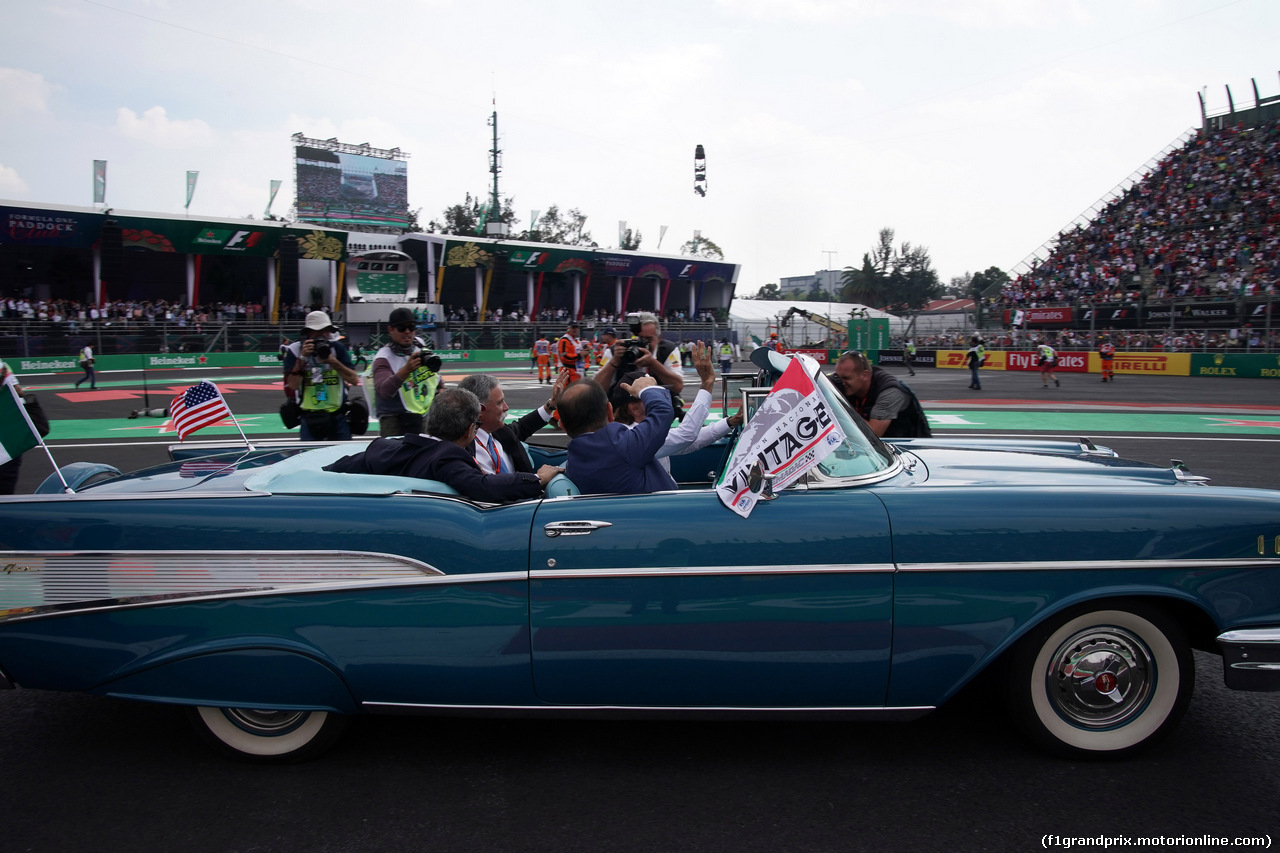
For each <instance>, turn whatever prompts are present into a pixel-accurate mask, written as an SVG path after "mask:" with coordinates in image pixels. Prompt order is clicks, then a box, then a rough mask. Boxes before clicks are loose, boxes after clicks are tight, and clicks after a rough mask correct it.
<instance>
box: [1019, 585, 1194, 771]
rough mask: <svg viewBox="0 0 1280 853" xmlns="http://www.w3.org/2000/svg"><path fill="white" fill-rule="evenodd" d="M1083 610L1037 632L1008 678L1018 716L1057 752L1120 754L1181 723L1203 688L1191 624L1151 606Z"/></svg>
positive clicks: (1026, 641)
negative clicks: (1187, 627)
mask: <svg viewBox="0 0 1280 853" xmlns="http://www.w3.org/2000/svg"><path fill="white" fill-rule="evenodd" d="M1122 606H1123V609H1119V608H1117V609H1098V606H1097V604H1094V605H1091V606H1089V607H1088V608H1085V609H1075V610H1073V611H1068V612H1067V613H1065V614H1062V615H1060V616H1059V617H1058V618H1057V619H1054V620H1050V621H1049V622H1048V623H1046V624H1045V625H1042V626H1040V627H1039V628H1038V629H1037V630H1035V631H1032V632H1031V633H1030V634H1029V635H1028V636H1027V637H1025V638H1024V639H1023V641H1022V642H1021V643H1020V645H1019V646H1018V648H1017V650H1016V651H1015V654H1014V656H1013V660H1012V674H1011V677H1010V678H1009V682H1008V683H1009V688H1010V692H1011V695H1010V699H1011V705H1012V710H1013V714H1014V718H1015V719H1016V720H1017V722H1018V724H1019V725H1020V726H1021V727H1022V729H1023V730H1024V731H1025V732H1026V733H1027V734H1028V735H1029V736H1030V737H1031V739H1032V740H1034V741H1035V742H1036V743H1038V744H1039V745H1040V746H1042V747H1044V748H1046V749H1047V750H1049V751H1050V752H1053V753H1055V754H1058V755H1065V756H1072V757H1090V756H1091V757H1101V758H1120V757H1122V756H1126V755H1131V754H1133V753H1135V752H1138V751H1139V750H1142V749H1144V748H1146V747H1149V746H1151V745H1152V744H1154V743H1155V742H1156V741H1158V740H1159V739H1160V738H1162V737H1164V736H1165V735H1167V734H1168V733H1169V732H1170V731H1172V730H1173V728H1174V727H1175V726H1177V724H1178V721H1179V720H1180V719H1181V718H1182V715H1183V713H1184V712H1185V711H1186V710H1187V705H1188V704H1189V703H1190V701H1191V691H1192V688H1193V687H1194V685H1195V663H1194V660H1193V658H1192V656H1191V647H1190V645H1189V644H1188V643H1187V640H1186V637H1185V635H1184V634H1183V632H1182V629H1181V628H1179V627H1178V625H1177V623H1176V622H1174V621H1173V620H1172V619H1171V618H1169V616H1168V615H1166V614H1165V613H1163V612H1162V611H1160V610H1158V609H1156V608H1153V607H1146V606H1142V605H1122Z"/></svg>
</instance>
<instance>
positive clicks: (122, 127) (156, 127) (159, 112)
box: [116, 106, 214, 148]
mask: <svg viewBox="0 0 1280 853" xmlns="http://www.w3.org/2000/svg"><path fill="white" fill-rule="evenodd" d="M116 128H117V129H118V130H119V131H120V133H121V134H122V135H124V136H125V137H126V138H127V139H132V140H134V141H135V142H146V143H149V144H151V145H154V146H156V147H157V148H198V147H203V146H207V145H212V144H213V143H214V138H213V136H214V135H213V130H212V129H211V128H210V127H209V125H207V124H205V123H204V122H203V121H201V120H200V119H198V118H193V119H170V118H169V115H168V113H167V112H166V111H165V108H164V107H160V106H156V107H152V108H151V109H149V110H147V111H146V112H145V113H143V114H142V115H141V116H139V115H138V114H137V113H135V112H134V111H133V110H131V109H129V108H128V107H120V109H118V110H117V111H116Z"/></svg>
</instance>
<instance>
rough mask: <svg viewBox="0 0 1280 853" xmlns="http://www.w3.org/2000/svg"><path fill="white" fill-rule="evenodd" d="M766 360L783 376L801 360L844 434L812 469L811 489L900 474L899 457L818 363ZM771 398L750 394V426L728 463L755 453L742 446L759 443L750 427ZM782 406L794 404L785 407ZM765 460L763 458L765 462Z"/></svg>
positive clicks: (747, 404) (747, 396)
mask: <svg viewBox="0 0 1280 853" xmlns="http://www.w3.org/2000/svg"><path fill="white" fill-rule="evenodd" d="M765 359H766V360H767V361H768V362H769V366H770V369H772V370H773V371H775V372H776V373H777V374H779V375H780V374H781V373H782V372H783V371H785V370H786V368H787V366H788V364H789V362H790V361H791V360H792V359H799V361H800V363H801V364H802V365H803V367H804V370H805V372H806V373H807V374H808V375H809V376H810V377H811V378H812V379H813V382H814V385H815V387H816V388H817V390H818V393H819V394H821V395H822V397H823V399H824V400H825V401H826V404H827V409H828V411H829V412H831V415H832V417H833V418H834V419H835V421H836V423H837V424H838V425H839V427H840V430H841V432H843V433H844V441H842V442H841V443H840V445H839V446H838V447H837V448H835V449H834V450H833V451H832V452H831V453H829V454H828V455H827V456H826V457H825V458H823V459H822V461H820V462H819V463H818V464H817V465H816V466H814V467H813V468H810V469H809V474H808V479H809V483H810V484H811V485H837V484H838V485H847V484H848V481H849V479H850V478H857V479H863V480H865V479H867V478H871V479H876V480H879V479H883V478H884V477H887V476H892V474H894V473H895V472H896V471H897V469H898V468H899V464H900V463H899V462H898V455H897V454H896V453H895V452H894V451H893V450H892V449H890V448H889V447H888V446H887V445H885V443H884V442H882V441H881V440H880V439H879V438H878V437H877V436H876V434H875V433H874V432H872V430H871V427H870V426H868V425H867V422H866V421H864V420H863V419H862V418H861V417H860V416H859V415H858V414H857V412H855V411H854V410H853V408H852V407H851V406H850V405H849V403H848V402H847V401H846V400H845V398H844V395H843V394H841V393H840V392H839V391H838V390H836V387H835V385H833V384H832V382H831V380H830V379H829V378H828V377H827V376H826V375H825V374H823V373H822V372H821V370H820V366H819V364H818V363H817V361H815V360H814V359H813V358H812V357H810V356H806V355H802V354H800V355H794V356H786V355H781V354H778V353H774V354H772V355H770V356H766V357H765ZM760 366H763V365H760ZM771 394H772V391H770V390H769V389H766V388H763V387H757V388H751V389H747V390H746V392H745V393H744V398H745V399H744V403H745V405H744V411H746V412H748V413H749V415H748V423H749V426H748V427H747V428H745V429H744V430H743V432H742V434H741V435H740V436H739V437H738V442H739V444H738V445H736V446H735V447H734V449H733V451H732V452H731V453H730V454H729V456H728V457H727V459H730V460H732V459H734V458H736V457H737V454H738V453H740V452H741V453H750V452H752V451H750V450H748V449H747V446H743V445H742V444H741V443H742V442H744V441H745V442H748V443H753V442H755V441H757V439H758V437H759V436H758V434H757V430H753V429H752V428H751V426H750V424H754V422H755V418H756V416H757V414H758V410H759V409H760V408H761V407H762V406H765V405H768V400H769V397H768V396H766V395H771ZM781 405H784V406H786V405H790V404H787V403H782V404H781ZM765 429H768V427H765ZM763 458H764V457H761V459H762V461H763ZM772 461H773V463H774V464H777V463H778V462H780V461H781V460H779V459H776V458H775V459H773V460H772ZM727 470H728V469H726V471H724V472H721V475H720V476H721V478H723V477H724V476H725V475H726V472H727Z"/></svg>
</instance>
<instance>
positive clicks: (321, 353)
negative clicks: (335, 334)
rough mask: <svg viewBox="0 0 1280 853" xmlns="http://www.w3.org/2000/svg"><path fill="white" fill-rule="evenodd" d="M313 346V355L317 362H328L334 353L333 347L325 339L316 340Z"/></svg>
mask: <svg viewBox="0 0 1280 853" xmlns="http://www.w3.org/2000/svg"><path fill="white" fill-rule="evenodd" d="M314 341H315V343H314V344H312V348H311V355H312V356H314V357H315V359H316V361H328V360H329V356H330V354H332V353H333V346H332V345H331V344H330V343H329V342H328V341H326V340H325V339H324V338H315V339H314Z"/></svg>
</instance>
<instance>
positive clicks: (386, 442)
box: [324, 435, 542, 503]
mask: <svg viewBox="0 0 1280 853" xmlns="http://www.w3.org/2000/svg"><path fill="white" fill-rule="evenodd" d="M324 470H326V471H337V472H339V473H344V474H392V475H395V476H397V477H417V478H419V479H422V480H439V481H440V482H442V483H445V484H446V485H449V486H452V487H453V488H455V489H457V490H458V492H459V493H460V494H462V495H464V496H465V497H468V498H470V499H471V500H473V501H485V502H487V503H505V502H508V501H519V500H525V499H526V498H536V497H541V495H542V484H541V483H540V482H539V481H538V476H537V475H536V474H522V473H515V474H485V473H484V472H482V471H481V470H480V466H479V465H477V464H476V460H475V459H473V458H472V457H471V454H469V453H467V451H465V450H463V449H462V448H461V447H459V446H458V445H456V444H454V443H453V442H452V441H440V440H439V439H436V438H431V437H430V436H425V435H406V436H405V437H404V438H402V439H401V438H375V439H374V440H373V441H371V442H370V443H369V446H368V447H367V448H366V449H365V450H362V451H361V452H359V453H353V454H352V455H350V456H344V457H342V458H341V459H339V460H338V461H337V462H333V463H331V464H329V465H326V466H324Z"/></svg>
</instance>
